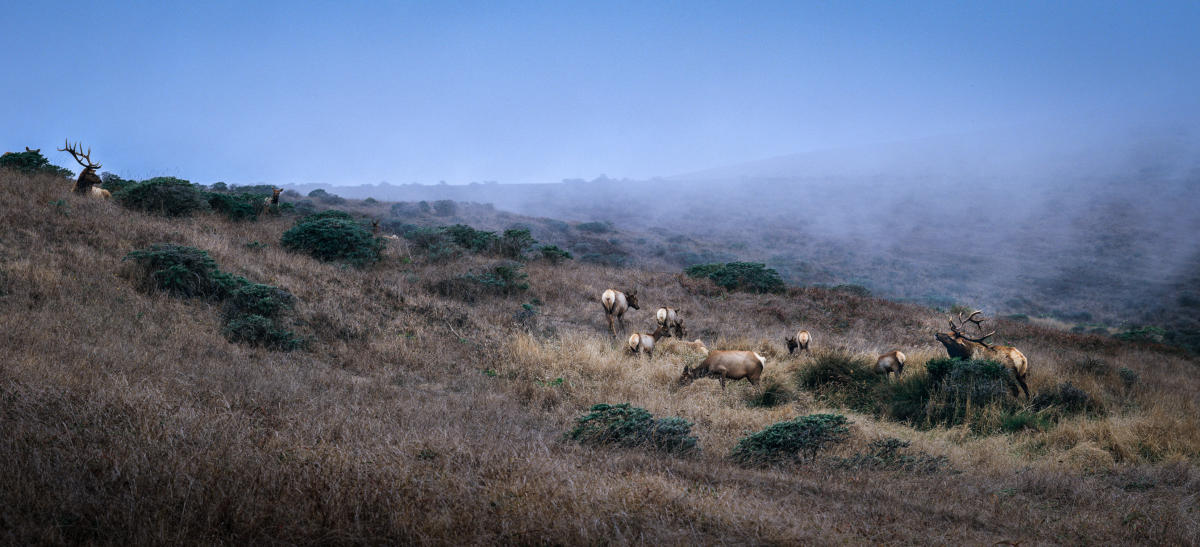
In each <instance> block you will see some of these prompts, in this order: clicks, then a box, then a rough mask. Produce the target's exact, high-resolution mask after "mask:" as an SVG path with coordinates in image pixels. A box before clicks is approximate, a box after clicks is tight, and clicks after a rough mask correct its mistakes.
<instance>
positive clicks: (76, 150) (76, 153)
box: [58, 139, 101, 169]
mask: <svg viewBox="0 0 1200 547" xmlns="http://www.w3.org/2000/svg"><path fill="white" fill-rule="evenodd" d="M82 150H83V145H81V144H79V143H75V145H74V146H72V145H71V143H70V142H69V141H67V140H65V139H64V140H63V147H62V148H59V149H58V151H59V152H69V153H70V154H71V157H73V158H75V161H76V162H78V163H79V165H82V166H84V167H86V168H88V169H99V168H100V167H101V166H100V164H99V163H92V148H91V147H90V146H89V147H88V151H87V153H86V154H84V153H83V152H82ZM81 156H82V157H83V159H84V160H87V163H84V161H83V160H81V159H79V158H80V157H81Z"/></svg>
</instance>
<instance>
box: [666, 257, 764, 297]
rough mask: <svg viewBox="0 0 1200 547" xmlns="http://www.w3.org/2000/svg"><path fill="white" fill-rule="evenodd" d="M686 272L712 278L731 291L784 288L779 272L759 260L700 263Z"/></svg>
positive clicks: (759, 291) (759, 290) (697, 276)
mask: <svg viewBox="0 0 1200 547" xmlns="http://www.w3.org/2000/svg"><path fill="white" fill-rule="evenodd" d="M684 273H685V274H687V276H688V277H693V278H707V279H711V280H712V282H713V283H715V284H716V285H717V286H719V287H723V288H725V289H726V290H730V291H745V292H753V293H776V292H783V289H784V284H783V278H781V277H779V272H777V271H775V270H773V269H771V268H768V267H767V265H766V264H762V263H758V262H726V263H724V264H699V265H696V266H691V267H689V268H687V269H686V270H684Z"/></svg>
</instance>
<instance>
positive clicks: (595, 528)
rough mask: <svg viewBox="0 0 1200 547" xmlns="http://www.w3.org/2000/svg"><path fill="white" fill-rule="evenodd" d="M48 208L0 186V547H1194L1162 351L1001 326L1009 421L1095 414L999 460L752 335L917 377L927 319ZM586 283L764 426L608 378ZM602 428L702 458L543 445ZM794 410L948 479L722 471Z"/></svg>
mask: <svg viewBox="0 0 1200 547" xmlns="http://www.w3.org/2000/svg"><path fill="white" fill-rule="evenodd" d="M69 185H70V184H69V182H65V181H63V180H62V179H57V178H53V177H25V176H21V175H16V174H13V173H11V172H0V328H3V330H4V332H5V334H6V337H7V339H6V341H5V358H4V359H3V360H2V361H0V424H2V425H3V431H4V434H3V435H0V484H3V485H5V487H4V488H0V523H3V525H2V526H0V540H2V541H3V542H5V543H34V542H37V543H48V542H49V543H62V542H73V543H81V542H98V543H127V542H138V543H168V542H169V543H178V542H183V541H189V540H191V541H196V540H197V539H199V540H200V541H205V542H228V543H249V542H260V541H283V542H330V543H333V542H336V543H368V542H369V543H398V542H405V543H455V544H460V543H498V542H506V543H522V544H525V543H569V544H578V543H601V542H614V543H634V542H637V543H693V544H694V543H716V542H734V543H748V544H763V543H792V544H794V543H812V544H835V543H836V544H845V543H864V542H870V543H921V544H928V543H941V544H961V543H973V544H985V543H986V544H991V543H994V542H996V541H1002V540H1008V541H1025V542H1029V543H1078V542H1092V543H1110V542H1112V543H1117V542H1120V543H1133V542H1139V543H1145V542H1154V543H1173V544H1185V543H1195V542H1197V541H1200V524H1198V515H1200V506H1197V500H1196V498H1195V495H1194V494H1195V492H1196V491H1197V489H1200V472H1198V470H1197V469H1196V465H1197V463H1198V462H1200V418H1198V417H1197V416H1198V415H1200V413H1198V412H1197V410H1198V405H1197V393H1200V379H1197V378H1196V372H1197V363H1196V362H1195V361H1194V360H1190V359H1188V358H1187V357H1185V356H1182V355H1181V354H1179V353H1177V352H1173V351H1170V350H1169V349H1167V348H1163V347H1160V346H1156V345H1152V344H1149V345H1148V344H1140V345H1135V344H1129V343H1123V342H1119V341H1115V340H1113V339H1111V338H1106V337H1095V336H1088V335H1074V334H1066V333H1062V332H1060V331H1055V330H1050V329H1043V328H1039V327H1037V326H1035V325H1030V324H1023V323H1014V322H1004V321H1002V322H1000V323H999V327H1000V329H1001V336H1002V338H1003V341H1004V342H1005V343H1011V344H1013V345H1016V346H1018V347H1020V348H1021V349H1022V351H1024V352H1025V354H1026V355H1027V356H1028V357H1029V360H1030V362H1031V363H1032V374H1031V382H1030V385H1031V388H1032V389H1033V391H1034V392H1035V394H1040V393H1043V392H1047V391H1049V390H1050V389H1051V388H1053V387H1054V386H1055V385H1056V384H1057V383H1058V382H1060V381H1062V380H1064V379H1069V380H1070V381H1072V382H1073V383H1074V384H1075V385H1077V386H1079V387H1081V388H1082V389H1084V390H1086V391H1087V392H1088V393H1089V394H1090V395H1091V396H1093V397H1095V398H1096V399H1098V400H1100V401H1102V402H1103V403H1104V405H1105V408H1106V409H1107V411H1106V412H1105V413H1102V414H1098V415H1080V416H1075V417H1072V418H1067V419H1064V420H1062V421H1059V422H1057V423H1054V424H1049V425H1048V426H1047V427H1046V428H1044V429H1033V430H1024V431H1022V432H1019V433H1011V434H988V435H982V434H975V433H972V432H971V431H970V430H969V429H968V428H966V427H962V426H960V427H956V428H950V429H946V428H943V427H935V428H932V429H928V430H917V429H913V428H912V427H909V426H907V425H904V424H902V423H898V422H895V421H892V420H889V419H887V418H886V417H884V416H880V417H876V416H874V415H868V414H862V413H857V412H851V411H848V410H846V409H842V408H837V407H831V406H830V405H829V403H828V402H825V401H826V400H825V399H823V398H821V397H820V396H819V394H815V393H812V392H808V391H805V390H801V389H799V388H798V387H797V384H796V382H795V380H794V378H795V375H796V374H797V372H800V371H803V370H806V369H807V368H809V367H812V366H813V362H814V357H812V356H790V355H788V354H787V351H786V349H784V348H783V347H782V338H783V335H784V334H786V333H790V332H793V331H794V330H795V329H797V328H800V327H804V328H807V329H809V330H810V331H812V332H813V335H814V342H813V347H814V348H816V349H817V352H816V356H817V357H821V356H822V355H826V354H832V352H833V349H832V348H835V347H840V348H844V350H845V351H847V352H849V353H851V354H861V355H867V356H873V355H875V354H877V353H879V352H882V351H885V350H888V349H891V348H895V347H899V348H903V349H904V350H905V351H906V352H907V353H909V354H910V362H909V367H910V369H911V370H912V372H906V375H908V374H922V373H923V371H922V368H923V364H924V363H925V361H927V360H928V359H930V358H932V357H935V356H939V355H942V353H943V350H942V349H941V347H940V346H937V345H936V342H935V341H934V340H933V336H932V333H933V332H934V331H935V329H938V328H941V326H942V324H943V323H944V318H943V316H942V315H941V314H939V313H937V312H935V311H932V310H930V309H927V308H923V307H919V306H916V305H911V304H897V303H892V302H888V301H884V300H879V299H873V298H865V297H860V296H854V295H848V294H844V293H838V292H833V291H827V290H821V289H794V290H791V291H789V292H787V293H785V294H774V295H750V294H743V293H723V292H720V291H713V290H712V288H711V287H706V286H705V285H704V284H702V283H696V282H694V281H689V280H686V279H684V280H681V279H679V278H677V277H676V276H675V275H674V274H672V273H661V272H654V271H646V270H637V269H622V268H612V267H606V266H602V265H596V264H581V263H571V262H568V263H566V264H563V265H558V266H555V265H551V264H549V263H545V262H540V261H535V262H530V263H529V264H528V265H527V267H526V268H527V271H528V274H529V279H528V282H529V284H530V285H531V288H530V289H529V290H528V291H527V292H519V293H518V294H516V295H514V296H509V297H503V296H486V295H485V296H479V297H477V298H476V299H474V300H473V301H465V300H464V298H467V297H470V295H464V294H461V293H456V292H454V291H450V292H448V293H444V292H439V291H438V290H436V289H437V288H438V287H439V286H443V285H439V282H441V281H445V280H450V279H454V278H455V277H456V276H457V275H458V274H461V273H464V272H468V271H475V272H479V271H482V270H483V269H485V268H487V267H488V266H489V265H491V264H492V263H493V260H492V259H490V258H488V257H484V256H475V255H467V256H465V257H462V258H459V259H456V260H453V261H449V262H427V261H426V260H425V258H424V257H422V256H421V255H420V254H419V253H416V252H414V251H413V250H412V249H409V248H407V246H406V245H407V244H406V243H405V242H404V241H398V242H393V243H392V244H391V246H390V247H389V248H388V249H387V251H386V253H385V258H384V260H383V261H382V262H381V263H379V264H377V265H375V266H373V267H370V268H367V269H365V270H357V269H353V268H345V267H341V266H339V265H336V264H326V263H320V262H316V261H314V260H313V259H311V258H308V257H305V256H301V255H296V254H293V253H289V252H286V251H284V250H282V249H280V247H279V245H278V242H279V239H280V236H281V234H282V233H283V232H284V231H285V230H286V229H287V228H289V227H291V226H292V223H293V219H292V218H288V217H267V218H265V219H264V220H262V221H260V222H256V223H241V224H235V223H231V222H229V221H226V220H223V219H221V218H218V217H216V216H210V215H201V216H198V217H195V218H189V219H164V218H160V217H155V216H147V215H143V214H140V213H135V212H131V211H128V210H125V209H122V208H120V207H119V206H118V205H116V204H115V203H111V202H97V201H89V200H85V199H82V198H79V197H77V196H74V195H72V194H70V193H69V191H68V188H69ZM156 242H171V243H177V244H182V245H189V246H194V247H198V248H201V249H205V250H207V251H209V252H210V253H211V254H212V256H213V257H214V258H215V259H216V261H217V263H218V264H219V265H220V267H221V269H222V270H224V271H228V272H232V273H236V274H238V275H244V276H246V277H247V278H249V279H251V280H254V281H259V282H264V283H270V284H272V285H276V286H279V287H282V288H285V289H287V290H289V291H291V292H292V293H293V294H294V295H295V296H296V297H297V300H298V304H297V311H296V313H297V318H298V321H297V326H296V330H297V332H298V333H299V334H300V335H302V336H304V337H306V338H307V339H308V344H307V346H306V348H305V349H303V350H300V351H293V352H289V353H280V352H271V351H267V350H263V349H256V348H252V347H248V346H243V345H237V344H233V343H230V342H228V341H227V340H226V339H225V338H224V337H223V336H222V335H221V330H220V320H219V316H220V309H219V306H217V305H216V304H211V303H204V302H200V301H195V300H184V299H179V298H174V297H170V296H167V295H165V294H162V293H156V292H146V291H144V290H142V289H140V288H139V287H142V286H143V285H144V283H142V280H141V279H140V278H139V272H138V270H137V269H135V268H132V267H131V266H130V264H129V263H128V262H122V258H123V257H124V256H125V255H126V254H127V253H128V252H130V251H132V250H135V249H138V248H142V247H145V246H147V245H149V244H152V243H156ZM262 243H265V244H267V245H266V246H265V247H264V246H262V245H260V244H262ZM610 286H616V287H626V286H637V287H639V295H640V296H641V300H642V302H643V306H642V309H641V310H631V311H630V313H629V314H628V315H627V316H626V319H627V322H628V324H629V325H630V330H632V329H635V328H636V329H640V330H649V329H650V327H651V325H652V313H653V309H654V308H656V307H657V306H659V305H667V304H670V305H672V306H675V307H678V308H681V309H682V310H684V314H685V317H686V319H687V321H688V328H689V330H690V331H691V334H692V336H699V337H701V338H703V339H704V340H705V342H707V343H708V344H709V345H710V347H717V348H739V349H756V350H758V351H760V352H762V353H763V354H764V355H765V356H766V357H767V358H768V362H767V367H766V374H765V376H766V381H765V382H764V383H765V384H766V383H771V382H774V383H776V384H778V385H780V386H782V388H781V389H783V390H784V391H787V392H789V393H791V394H792V395H793V400H791V401H789V402H786V403H784V404H781V405H777V406H773V407H761V406H753V405H751V404H748V401H753V400H754V398H755V394H756V391H755V390H754V389H753V388H751V387H750V386H747V385H744V384H742V383H735V384H731V385H730V386H729V388H728V389H727V390H726V391H722V390H721V389H720V387H719V386H718V385H717V383H716V382H714V381H712V380H700V381H697V382H695V383H693V384H691V385H690V386H687V387H684V388H678V387H676V386H675V385H674V381H675V379H676V378H677V377H678V375H679V372H680V369H681V368H682V365H683V363H684V362H692V361H688V360H687V358H686V357H684V356H676V355H671V354H668V353H667V352H660V353H659V354H657V355H655V356H654V357H653V358H648V359H647V358H640V359H639V358H633V357H630V356H627V355H626V354H625V353H623V352H622V351H620V350H619V349H618V348H617V347H616V345H615V344H614V343H613V342H611V341H610V340H609V338H608V336H607V335H606V333H605V332H604V328H605V327H604V321H603V317H602V315H601V313H600V306H599V305H598V304H597V298H598V295H599V294H600V292H601V291H603V290H604V289H606V288H609V287H610ZM442 294H447V296H442ZM535 299H536V300H535ZM522 304H529V308H532V309H533V310H537V311H538V313H536V314H530V313H522V312H527V311H528V310H527V309H526V308H525V307H523V306H522ZM1089 359H1090V360H1089ZM1096 362H1101V363H1103V365H1094V364H1092V365H1087V364H1086V363H1096ZM1081 363H1083V364H1081ZM1120 367H1126V368H1128V369H1130V370H1132V371H1134V372H1136V373H1137V374H1138V376H1139V378H1140V380H1138V381H1137V382H1136V384H1135V385H1134V386H1133V387H1132V388H1129V389H1123V388H1121V384H1120V382H1119V381H1117V380H1115V376H1113V375H1112V371H1115V370H1116V369H1117V368H1120ZM1096 371H1099V373H1097V372H1096ZM560 379H561V380H560ZM602 402H609V403H620V402H631V403H632V404H634V405H635V406H639V407H643V408H646V409H647V410H649V411H650V412H652V413H653V414H654V415H655V416H680V417H683V418H685V419H687V420H689V421H692V422H694V424H695V425H694V427H693V429H692V431H693V433H694V434H695V435H696V436H697V437H698V440H699V446H700V447H701V451H700V452H699V453H697V454H692V455H687V456H669V455H662V454H658V453H655V452H649V451H645V450H641V449H615V448H605V447H590V446H580V445H577V444H574V443H570V442H566V441H563V440H562V434H563V432H564V431H565V430H567V429H568V428H569V427H570V425H571V423H572V421H573V420H574V418H575V417H576V416H579V415H580V414H581V413H582V412H584V411H585V410H586V409H587V408H588V407H589V406H590V405H592V404H595V403H602ZM820 411H832V412H839V413H844V414H846V415H847V416H849V417H850V418H851V419H852V421H853V422H854V425H853V426H852V437H851V440H850V441H849V442H848V443H847V444H845V445H843V446H841V447H839V448H838V449H836V450H835V451H834V452H832V453H830V454H829V456H837V457H846V458H851V457H853V455H854V454H856V453H860V452H862V451H864V450H866V448H867V443H868V442H869V441H872V440H876V439H879V438H882V437H898V438H901V439H904V440H907V441H910V442H911V443H912V447H911V449H912V450H914V451H917V452H919V453H925V454H928V455H930V457H937V456H941V457H945V458H947V459H948V462H949V466H948V467H943V468H941V469H940V470H934V471H931V472H909V471H905V470H902V469H900V470H898V469H875V468H871V467H869V466H868V467H863V466H849V467H847V466H843V465H838V464H837V460H835V459H831V458H827V457H826V456H822V458H821V459H820V460H818V461H816V462H813V463H810V464H807V465H804V466H798V467H797V466H785V467H780V468H761V469H759V468H743V467H741V466H739V465H737V464H734V463H733V462H731V461H730V460H729V459H728V458H727V455H728V453H729V451H730V450H731V449H732V448H733V446H734V444H735V443H736V442H737V440H738V438H739V437H741V436H742V435H744V434H745V433H747V432H750V431H756V430H759V429H762V428H763V427H766V426H768V425H770V424H772V423H775V422H777V421H780V420H785V419H789V418H791V417H793V416H796V415H800V414H807V413H810V412H820ZM201 538H203V539H201Z"/></svg>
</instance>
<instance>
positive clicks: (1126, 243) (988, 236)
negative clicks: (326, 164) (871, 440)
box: [295, 128, 1200, 329]
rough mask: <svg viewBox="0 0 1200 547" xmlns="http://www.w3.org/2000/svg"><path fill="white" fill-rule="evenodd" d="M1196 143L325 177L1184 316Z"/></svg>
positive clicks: (974, 141) (839, 270) (992, 136)
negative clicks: (393, 177)
mask: <svg viewBox="0 0 1200 547" xmlns="http://www.w3.org/2000/svg"><path fill="white" fill-rule="evenodd" d="M1030 134H1037V135H1038V136H1037V137H1036V138H1035V137H1028V136H1027V135H1030ZM1198 150H1200V148H1198V146H1197V138H1196V135H1195V134H1194V133H1191V132H1189V131H1187V130H1182V129H1174V130H1167V129H1162V128H1155V129H1153V130H1147V129H1142V130H1136V131H1135V130H1130V129H1124V130H1121V131H1110V132H1097V133H1096V134H1090V135H1089V134H1080V133H1078V132H1067V131H1047V132H1044V133H1024V132H1017V131H1007V132H993V133H988V134H974V135H955V136H951V137H938V138H930V139H923V140H916V141H909V142H901V143H887V144H880V145H874V146H868V147H857V148H854V149H843V150H825V151H816V152H810V153H805V154H797V155H793V156H785V157H780V158H774V159H769V160H764V161H758V162H751V163H746V164H741V165H735V166H730V167H723V168H717V169H710V170H706V171H699V172H695V173H690V174H684V175H679V176H674V177H666V178H655V179H651V180H614V179H610V178H608V177H604V176H601V177H597V178H595V179H593V180H590V181H585V180H565V181H562V182H560V183H551V184H496V183H474V184H467V185H450V184H438V185H420V184H406V185H389V184H379V185H364V186H342V187H326V188H328V189H329V191H331V192H333V193H336V194H338V195H341V196H343V197H351V198H366V197H373V198H375V199H379V200H389V201H392V200H394V201H410V202H419V201H435V200H455V201H465V202H478V203H489V204H492V205H493V206H494V207H495V208H497V209H499V210H503V211H512V212H515V213H519V214H522V215H530V216H535V217H548V218H551V219H560V220H568V221H581V222H603V223H608V225H609V226H610V228H611V229H612V230H615V231H613V232H611V233H609V235H608V237H607V242H608V243H609V244H611V245H612V246H613V248H614V249H617V250H618V251H619V252H620V253H621V254H622V255H627V256H628V257H630V260H634V261H639V262H641V263H643V264H645V265H648V266H651V267H655V266H656V267H660V268H672V267H684V266H689V265H692V264H697V263H706V262H715V261H734V260H749V261H758V262H765V263H766V264H768V265H769V266H770V267H772V268H775V269H777V270H778V271H779V272H780V273H781V274H782V275H783V276H784V278H785V279H787V280H789V281H790V282H792V283H795V284H801V285H811V284H824V285H839V284H854V285H861V286H864V287H866V288H868V289H869V290H871V291H872V292H873V293H874V294H877V295H880V296H885V297H888V298H893V299H901V300H911V301H916V302H921V303H925V304H930V305H934V306H938V307H943V308H948V307H950V306H952V305H954V304H961V305H966V306H979V307H983V308H985V309H987V310H988V311H989V312H994V313H1002V314H1027V315H1030V316H1034V317H1039V316H1044V317H1053V318H1057V319H1060V320H1065V321H1067V322H1068V324H1072V325H1076V326H1077V328H1111V329H1118V328H1129V327H1132V326H1136V325H1173V326H1186V327H1187V328H1192V329H1194V328H1195V327H1196V325H1194V324H1192V322H1193V320H1192V319H1191V317H1192V316H1194V315H1196V311H1197V310H1196V308H1195V306H1196V302H1197V300H1198V299H1200V297H1198V296H1197V295H1198V294H1200V286H1198V285H1197V279H1200V240H1198V238H1197V237H1196V234H1198V233H1200V208H1197V207H1196V204H1198V203H1200V153H1198ZM316 187H320V185H297V186H295V188H297V189H299V190H301V191H302V192H303V193H307V192H308V191H309V190H311V189H313V188H316ZM463 220H465V221H466V222H467V223H470V222H471V219H470V218H464V219H463ZM579 250H581V249H576V251H577V252H578V251H579ZM582 250H584V251H585V253H584V254H588V253H587V252H586V251H587V249H582ZM591 254H592V255H595V253H591ZM593 258H603V257H595V256H593Z"/></svg>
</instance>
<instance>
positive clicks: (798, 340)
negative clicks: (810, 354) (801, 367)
mask: <svg viewBox="0 0 1200 547" xmlns="http://www.w3.org/2000/svg"><path fill="white" fill-rule="evenodd" d="M811 340H812V337H811V336H809V335H808V331H806V330H802V331H800V332H797V333H796V335H795V336H788V337H787V338H784V341H785V342H787V348H788V354H791V353H792V352H793V351H795V350H796V348H799V349H800V351H808V343H809V341H811Z"/></svg>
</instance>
